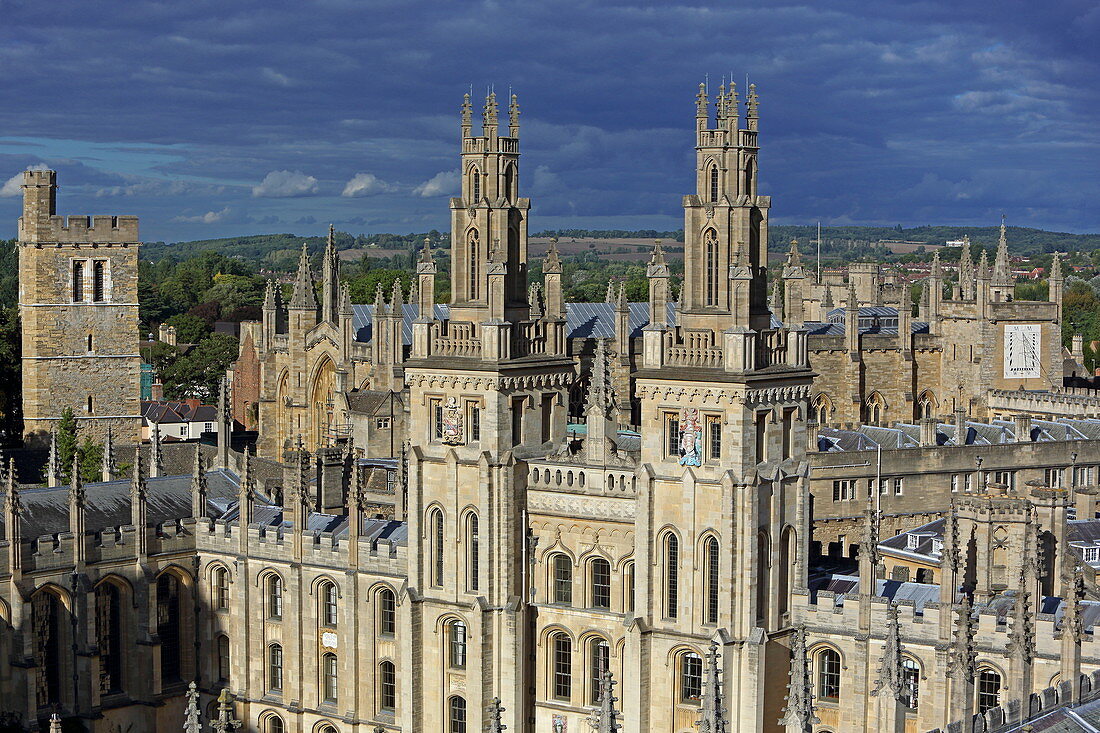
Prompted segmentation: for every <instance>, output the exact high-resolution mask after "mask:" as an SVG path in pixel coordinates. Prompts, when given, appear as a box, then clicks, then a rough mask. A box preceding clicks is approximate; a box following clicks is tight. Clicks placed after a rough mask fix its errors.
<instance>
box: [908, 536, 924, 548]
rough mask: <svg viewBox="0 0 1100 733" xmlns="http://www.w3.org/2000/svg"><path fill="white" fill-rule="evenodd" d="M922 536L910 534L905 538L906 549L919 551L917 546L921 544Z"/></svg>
mask: <svg viewBox="0 0 1100 733" xmlns="http://www.w3.org/2000/svg"><path fill="white" fill-rule="evenodd" d="M920 539H921V538H920V535H917V534H910V535H906V536H905V547H906V548H907V549H910V550H915V549H917V545H919V544H920Z"/></svg>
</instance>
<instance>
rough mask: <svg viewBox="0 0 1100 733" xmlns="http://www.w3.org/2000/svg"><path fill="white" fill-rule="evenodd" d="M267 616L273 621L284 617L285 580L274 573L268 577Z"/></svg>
mask: <svg viewBox="0 0 1100 733" xmlns="http://www.w3.org/2000/svg"><path fill="white" fill-rule="evenodd" d="M267 616H268V618H272V619H281V618H282V617H283V579H282V578H280V577H279V576H278V575H275V574H274V573H272V574H271V575H269V576H267Z"/></svg>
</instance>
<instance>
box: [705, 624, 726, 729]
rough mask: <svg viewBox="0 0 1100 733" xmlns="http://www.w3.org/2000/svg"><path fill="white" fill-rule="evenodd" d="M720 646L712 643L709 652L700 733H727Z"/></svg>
mask: <svg viewBox="0 0 1100 733" xmlns="http://www.w3.org/2000/svg"><path fill="white" fill-rule="evenodd" d="M718 657H719V654H718V644H716V643H715V642H713V641H712V642H711V643H710V650H709V651H708V652H707V659H706V662H705V664H706V667H707V669H706V677H705V681H704V682H703V688H704V690H703V700H702V710H701V711H700V712H701V713H702V717H700V718H699V721H698V723H699V733H727V730H728V729H727V724H728V719H727V718H726V712H727V711H726V708H725V702H724V699H723V696H722V680H721V678H720V675H721V674H722V670H721V669H720V668H719V666H718Z"/></svg>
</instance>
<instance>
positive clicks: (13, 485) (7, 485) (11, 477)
mask: <svg viewBox="0 0 1100 733" xmlns="http://www.w3.org/2000/svg"><path fill="white" fill-rule="evenodd" d="M4 490H5V492H6V493H7V495H8V498H7V504H6V508H7V512H8V516H9V517H14V516H18V515H21V514H22V513H23V500H22V499H20V498H19V482H18V481H16V480H15V459H14V458H9V459H8V465H7V470H6V471H4ZM8 539H11V537H8Z"/></svg>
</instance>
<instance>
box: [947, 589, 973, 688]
mask: <svg viewBox="0 0 1100 733" xmlns="http://www.w3.org/2000/svg"><path fill="white" fill-rule="evenodd" d="M973 613H974V606H973V604H972V603H971V601H970V595H969V594H964V595H963V599H962V602H961V603H960V604H959V605H958V608H957V610H956V616H955V632H954V634H953V638H952V640H951V647H950V650H949V651H950V657H949V660H950V661H949V667H948V669H949V670H950V671H951V672H952V673H954V674H957V675H962V676H963V677H965V678H966V679H968V680H969V679H973V677H974V661H975V659H976V658H977V649H976V648H975V647H974V618H973Z"/></svg>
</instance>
